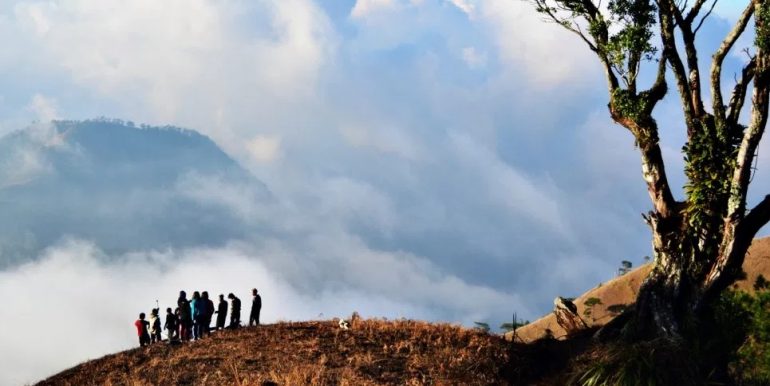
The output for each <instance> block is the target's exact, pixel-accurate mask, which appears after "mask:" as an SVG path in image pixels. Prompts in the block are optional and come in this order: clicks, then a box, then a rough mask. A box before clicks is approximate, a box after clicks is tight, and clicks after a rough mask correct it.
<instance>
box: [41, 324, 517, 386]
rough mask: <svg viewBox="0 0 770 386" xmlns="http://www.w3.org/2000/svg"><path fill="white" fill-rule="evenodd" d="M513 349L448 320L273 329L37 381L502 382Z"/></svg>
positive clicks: (147, 352)
mask: <svg viewBox="0 0 770 386" xmlns="http://www.w3.org/2000/svg"><path fill="white" fill-rule="evenodd" d="M509 347H510V343H507V342H505V341H504V339H502V338H501V337H498V336H493V335H489V334H486V333H482V332H479V331H476V330H472V329H465V328H461V327H458V326H452V325H448V324H429V323H425V322H415V321H406V320H399V321H382V320H362V321H358V322H356V323H354V325H353V327H352V328H351V329H350V330H341V329H340V328H339V327H338V325H337V323H334V322H332V321H322V322H302V323H277V324H273V325H265V326H260V327H254V328H243V329H240V330H236V331H225V332H219V333H214V334H213V335H212V336H211V337H208V338H205V339H203V340H200V341H197V342H191V343H186V344H175V345H168V344H165V343H163V344H156V345H151V346H149V347H145V348H136V349H133V350H128V351H124V352H121V353H118V354H113V355H108V356H105V357H103V358H101V359H97V360H93V361H90V362H86V363H83V364H81V365H79V366H76V367H73V368H71V369H69V370H66V371H64V372H62V373H60V374H57V375H54V376H52V377H50V378H48V379H46V380H44V381H42V382H40V383H39V385H192V384H195V385H263V384H276V383H277V384H281V385H302V384H338V385H345V384H347V385H368V384H398V385H406V384H466V385H474V384H478V385H488V384H505V383H506V382H505V381H504V373H505V370H506V369H505V364H507V363H509V361H508V355H509V353H508V348H509Z"/></svg>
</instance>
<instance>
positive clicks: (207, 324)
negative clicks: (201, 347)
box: [201, 291, 214, 336]
mask: <svg viewBox="0 0 770 386" xmlns="http://www.w3.org/2000/svg"><path fill="white" fill-rule="evenodd" d="M201 302H202V303H203V314H202V317H203V325H202V326H201V332H202V335H203V336H206V335H208V334H209V332H210V331H211V318H212V317H214V302H213V301H211V299H209V293H208V291H203V293H201Z"/></svg>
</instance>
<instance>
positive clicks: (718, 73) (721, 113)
mask: <svg viewBox="0 0 770 386" xmlns="http://www.w3.org/2000/svg"><path fill="white" fill-rule="evenodd" d="M753 14H754V4H753V3H751V4H749V5H748V6H747V7H746V9H745V10H744V11H743V13H742V14H741V16H740V17H739V18H738V22H737V23H736V24H735V26H734V27H733V29H732V30H731V31H730V33H728V34H727V36H726V37H725V39H724V40H723V41H722V44H721V45H720V46H719V49H717V51H716V53H714V56H713V60H712V61H711V97H712V99H713V109H714V118H715V120H716V123H717V125H724V124H725V123H726V117H725V115H726V113H725V106H724V101H723V99H722V79H721V77H722V63H723V62H724V60H725V57H726V56H727V54H728V53H729V52H730V50H731V49H732V48H733V46H734V45H735V42H736V41H737V40H738V38H739V37H740V36H741V35H742V34H743V31H745V30H746V26H747V25H748V24H749V20H750V19H751V16H752V15H753Z"/></svg>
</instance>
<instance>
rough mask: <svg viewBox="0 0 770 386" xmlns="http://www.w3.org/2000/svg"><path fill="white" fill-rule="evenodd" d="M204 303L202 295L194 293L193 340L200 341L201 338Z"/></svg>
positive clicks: (192, 304)
mask: <svg viewBox="0 0 770 386" xmlns="http://www.w3.org/2000/svg"><path fill="white" fill-rule="evenodd" d="M203 308H204V307H203V302H202V301H201V293H200V292H198V291H195V292H193V296H192V299H191V300H190V313H191V314H192V320H193V329H192V338H193V340H198V339H200V338H201V326H202V325H203V318H202V311H203Z"/></svg>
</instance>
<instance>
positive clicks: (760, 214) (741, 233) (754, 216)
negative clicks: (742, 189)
mask: <svg viewBox="0 0 770 386" xmlns="http://www.w3.org/2000/svg"><path fill="white" fill-rule="evenodd" d="M768 222H770V195H767V196H765V198H764V199H763V200H762V201H761V202H760V203H759V204H757V206H755V207H754V208H753V209H751V211H749V213H748V214H747V215H746V217H745V218H744V219H743V220H742V221H741V222H739V223H738V224H737V225H736V226H734V227H732V228H727V229H726V230H725V231H726V232H728V231H730V232H733V235H734V236H735V237H733V238H725V239H726V240H730V242H729V243H727V244H725V245H723V246H722V250H721V252H720V254H719V257H718V258H717V261H716V262H715V263H714V265H713V266H712V268H711V271H710V272H709V273H708V275H707V276H706V280H705V281H704V284H703V287H702V291H703V294H704V296H703V300H702V301H701V304H699V305H697V307H698V308H700V307H701V306H702V305H704V304H708V303H709V302H710V301H711V300H712V299H714V298H716V297H717V296H719V294H720V293H722V291H723V290H724V289H726V288H727V287H728V286H729V285H730V284H732V283H733V282H734V280H735V278H736V277H737V275H738V273H739V272H740V270H741V268H742V267H743V261H744V259H745V257H746V252H747V251H748V250H749V247H750V246H751V242H752V241H753V240H754V237H755V236H756V235H757V232H759V230H760V229H762V227H763V226H765V224H767V223H768Z"/></svg>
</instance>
